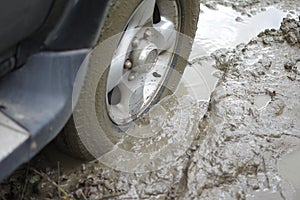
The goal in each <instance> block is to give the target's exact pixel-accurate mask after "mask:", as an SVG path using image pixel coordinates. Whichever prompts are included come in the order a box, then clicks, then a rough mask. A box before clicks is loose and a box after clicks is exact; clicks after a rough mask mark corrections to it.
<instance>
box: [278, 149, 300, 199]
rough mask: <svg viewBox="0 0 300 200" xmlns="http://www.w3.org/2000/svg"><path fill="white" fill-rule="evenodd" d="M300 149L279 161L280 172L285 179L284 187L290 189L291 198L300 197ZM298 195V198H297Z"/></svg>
mask: <svg viewBox="0 0 300 200" xmlns="http://www.w3.org/2000/svg"><path fill="white" fill-rule="evenodd" d="M299 158H300V149H298V150H296V151H293V152H292V153H289V154H287V155H286V156H284V157H283V158H282V159H280V160H279V161H278V164H277V165H278V170H279V174H280V175H281V176H282V178H283V179H284V181H283V182H284V183H283V184H284V186H283V187H284V188H287V189H288V188H290V189H289V192H288V193H289V194H287V195H288V196H289V199H299V197H300V178H299V175H298V174H299V169H300V160H299ZM297 197H298V198H297Z"/></svg>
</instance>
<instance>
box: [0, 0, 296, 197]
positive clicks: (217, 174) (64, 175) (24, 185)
mask: <svg viewBox="0 0 300 200" xmlns="http://www.w3.org/2000/svg"><path fill="white" fill-rule="evenodd" d="M211 2H213V1H207V5H208V6H211V7H212V8H213V7H214V3H211ZM222 2H223V1H222ZM226 2H227V3H226V4H224V3H222V4H223V5H225V6H228V5H227V4H229V5H230V6H232V5H233V3H232V2H231V1H226ZM242 2H244V1H242ZM247 2H248V1H247ZM249 2H250V1H249ZM251 2H254V1H251ZM204 3H205V2H204ZM218 3H219V2H218ZM239 5H240V4H239ZM246 6H249V5H245V7H246ZM242 7H243V6H242ZM204 60H210V61H212V62H213V63H214V67H215V68H216V69H218V70H219V72H218V73H215V76H217V77H218V78H219V81H218V84H217V87H216V88H215V90H214V92H213V93H212V94H211V98H210V101H209V105H208V106H207V112H206V114H205V115H204V117H203V119H202V120H201V121H200V122H199V127H198V132H197V134H196V137H195V139H194V141H193V143H192V145H191V146H190V148H189V149H188V150H187V151H186V152H185V154H184V155H183V156H180V157H179V158H178V159H176V160H175V161H173V162H171V163H170V164H169V166H168V167H165V168H162V169H160V170H157V171H152V172H149V173H143V174H138V173H122V172H118V171H115V170H113V169H110V168H108V167H105V166H104V165H102V164H101V163H99V162H93V163H88V164H82V165H81V166H80V167H78V168H76V169H73V170H71V171H68V172H64V171H63V169H61V170H60V172H58V170H57V168H55V169H53V170H52V169H51V170H46V171H45V172H40V171H35V170H33V169H31V167H33V166H31V167H29V168H27V170H26V169H25V170H23V171H22V170H21V171H19V172H18V171H17V172H16V173H15V174H14V175H13V176H12V177H10V178H9V179H8V180H7V181H6V182H4V183H2V184H1V187H0V199H17V198H20V197H22V198H24V199H45V198H48V199H72V198H75V199H251V198H254V199H267V198H269V199H292V198H293V196H292V192H291V191H290V186H289V185H288V184H287V183H286V182H285V181H284V177H283V176H282V175H281V174H280V173H279V171H278V168H277V162H278V159H280V158H281V157H282V156H283V155H285V154H286V153H288V152H290V151H292V150H295V149H296V148H299V147H300V101H299V99H300V18H299V17H297V16H296V15H294V16H291V17H290V18H285V19H284V20H283V21H282V23H281V27H280V29H278V30H275V29H271V30H265V31H264V32H262V33H260V34H259V35H258V36H257V37H255V38H253V39H252V40H251V41H250V42H249V43H247V44H240V45H238V46H237V47H236V48H235V49H234V50H227V49H220V50H217V51H215V52H214V53H212V54H211V56H208V57H204V58H203V57H202V58H199V59H197V58H196V59H194V60H193V61H192V62H191V64H192V65H193V64H199V63H201V62H203V61H204ZM58 169H59V168H58ZM24 171H25V172H24Z"/></svg>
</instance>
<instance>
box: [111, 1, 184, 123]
mask: <svg viewBox="0 0 300 200" xmlns="http://www.w3.org/2000/svg"><path fill="white" fill-rule="evenodd" d="M178 16H179V8H178V5H177V3H176V1H175V0H174V1H165V0H146V1H143V2H142V3H141V4H140V5H139V6H138V7H137V8H136V10H135V11H134V12H133V14H132V16H131V17H130V20H129V22H128V24H127V28H126V30H125V31H124V33H123V35H122V37H121V39H120V41H119V44H118V47H117V49H116V51H115V54H114V56H113V59H112V62H111V65H110V69H109V73H108V78H107V83H106V107H107V112H108V115H109V117H110V119H111V120H112V121H113V122H114V123H115V124H117V125H125V124H128V123H130V122H132V121H134V120H135V119H137V118H138V117H139V116H141V115H142V114H143V113H144V112H145V110H146V109H147V108H148V107H149V106H150V104H151V102H152V101H153V100H154V99H155V97H156V95H157V93H158V91H159V90H160V89H161V87H162V84H163V83H164V81H165V79H166V76H167V74H168V72H169V70H170V65H171V63H172V60H173V53H172V52H174V50H175V48H176V42H177V38H178V35H177V31H178V30H179V28H180V27H179V17H178Z"/></svg>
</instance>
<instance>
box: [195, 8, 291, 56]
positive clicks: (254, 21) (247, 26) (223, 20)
mask: <svg viewBox="0 0 300 200" xmlns="http://www.w3.org/2000/svg"><path fill="white" fill-rule="evenodd" d="M217 8H218V10H212V9H209V8H207V7H206V6H204V5H201V10H202V11H203V13H202V14H200V18H199V22H198V31H197V35H196V37H195V42H194V43H195V44H194V47H193V51H192V54H191V56H190V60H193V59H194V58H196V57H199V56H207V55H210V54H211V53H212V52H214V51H216V50H218V49H220V48H233V47H235V46H236V45H238V44H240V43H245V42H248V41H249V40H250V39H251V38H253V37H255V36H256V35H257V34H258V33H260V32H261V31H263V30H265V29H271V28H274V29H278V28H279V27H280V23H281V21H282V19H283V17H285V15H286V13H285V12H283V11H281V10H279V9H277V8H275V7H269V8H267V9H266V11H263V12H261V13H258V14H256V15H254V16H252V17H247V16H242V15H241V13H238V12H236V11H235V10H233V9H232V8H230V7H225V6H221V5H219V6H218V7H217Z"/></svg>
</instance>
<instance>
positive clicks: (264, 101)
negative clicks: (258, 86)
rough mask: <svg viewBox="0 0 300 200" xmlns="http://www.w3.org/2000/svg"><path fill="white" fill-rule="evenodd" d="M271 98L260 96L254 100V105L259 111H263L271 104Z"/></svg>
mask: <svg viewBox="0 0 300 200" xmlns="http://www.w3.org/2000/svg"><path fill="white" fill-rule="evenodd" d="M270 101H271V97H270V96H269V95H258V96H256V97H255V98H254V105H255V107H256V108H257V109H258V110H262V109H264V108H266V107H267V105H268V104H269V103H270Z"/></svg>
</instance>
